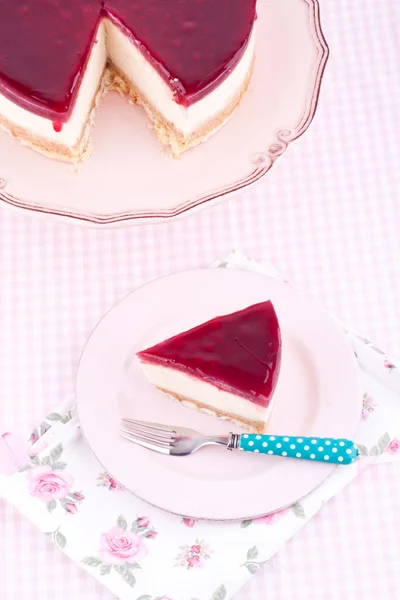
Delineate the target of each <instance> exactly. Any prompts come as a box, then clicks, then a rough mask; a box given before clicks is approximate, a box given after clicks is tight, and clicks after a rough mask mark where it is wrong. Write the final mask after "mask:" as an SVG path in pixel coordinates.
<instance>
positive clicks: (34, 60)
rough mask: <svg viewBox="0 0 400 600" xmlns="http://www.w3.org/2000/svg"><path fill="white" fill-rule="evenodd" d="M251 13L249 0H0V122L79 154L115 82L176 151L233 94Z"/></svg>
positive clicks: (29, 138) (226, 107)
mask: <svg viewBox="0 0 400 600" xmlns="http://www.w3.org/2000/svg"><path fill="white" fill-rule="evenodd" d="M255 19H256V0H218V1H217V2H214V0H0V128H1V129H3V130H4V131H5V132H7V133H8V134H10V135H12V136H13V137H15V138H17V139H18V140H20V142H22V143H23V144H26V145H28V146H30V147H31V148H33V149H34V150H37V151H38V152H41V153H42V154H44V155H47V156H49V157H51V158H54V159H60V160H64V161H69V162H74V163H77V162H80V161H82V160H83V159H84V158H85V157H86V156H87V155H88V154H89V153H90V150H91V129H92V127H93V125H94V123H95V118H96V110H97V108H98V106H99V104H100V102H101V99H102V98H103V96H104V95H105V94H106V93H107V92H108V91H109V90H116V91H118V92H119V93H120V94H122V95H124V96H126V97H127V98H128V99H129V100H130V101H131V102H132V103H134V104H138V105H140V106H141V107H143V109H144V110H145V111H146V113H147V116H148V120H149V123H150V125H151V126H152V128H153V130H154V133H155V135H156V136H157V138H158V140H159V141H160V142H161V143H162V144H163V145H165V146H167V147H169V148H170V149H171V151H172V154H173V155H175V156H178V155H179V154H181V153H182V152H184V151H185V150H187V149H188V148H190V147H192V146H195V145H196V144H199V143H200V142H203V141H205V140H206V139H207V138H208V137H209V136H210V135H211V134H213V133H214V132H215V131H217V130H218V129H219V128H220V127H221V126H222V125H223V124H224V123H225V122H226V121H227V119H228V118H229V117H230V116H231V115H232V113H233V111H234V110H235V108H236V107H237V106H238V104H239V103H240V100H241V98H242V96H243V94H244V93H245V91H246V89H247V87H248V84H249V80H250V77H251V72H252V68H253V62H254V42H255V33H254V23H255ZM104 118H106V116H104Z"/></svg>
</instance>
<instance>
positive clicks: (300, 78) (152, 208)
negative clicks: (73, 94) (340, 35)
mask: <svg viewBox="0 0 400 600" xmlns="http://www.w3.org/2000/svg"><path fill="white" fill-rule="evenodd" d="M256 55H257V57H256V68H255V72H254V75H253V78H252V81H251V84H250V88H249V91H248V92H247V94H246V95H245V97H244V99H243V102H242V103H241V105H240V107H239V108H238V110H237V112H236V113H235V115H234V116H233V117H232V119H231V120H230V121H229V123H227V124H226V126H224V127H223V128H222V129H221V130H220V131H219V132H218V133H217V134H216V135H215V136H213V137H212V138H211V139H210V140H208V141H207V143H206V144H203V145H201V146H199V147H197V148H194V149H193V150H190V151H189V152H187V153H186V154H184V155H183V156H182V157H181V158H180V159H179V160H174V159H172V158H171V157H170V156H169V154H168V152H165V153H163V152H162V151H161V147H160V145H159V143H158V142H157V141H156V139H155V138H154V136H153V134H152V133H151V132H150V131H149V129H148V122H147V120H146V118H145V115H144V112H143V111H142V109H140V108H138V107H133V106H130V105H129V104H128V102H126V101H125V100H123V99H122V98H120V97H119V96H118V95H117V94H116V93H112V94H109V95H108V97H107V98H106V99H105V101H104V103H103V104H102V106H101V108H100V111H99V114H98V117H97V125H96V129H95V131H94V135H93V142H94V148H95V153H94V155H93V156H91V157H90V159H89V161H88V162H87V163H86V164H85V165H84V166H83V168H82V169H81V170H80V172H79V173H78V174H76V173H73V172H72V170H71V167H70V166H69V165H67V164H62V163H59V162H57V161H53V160H49V159H47V158H44V157H42V156H40V155H38V154H36V153H35V152H33V151H32V150H30V149H28V148H24V147H22V146H21V145H20V144H19V143H18V142H17V141H15V140H13V139H11V138H10V137H9V136H7V135H6V134H3V133H1V132H0V188H2V189H0V199H1V200H3V202H5V203H7V204H8V205H11V206H14V207H20V208H25V209H28V210H32V211H37V212H41V213H50V214H53V215H58V216H59V217H63V218H68V219H73V220H75V221H77V222H79V223H87V224H100V225H101V224H102V225H108V226H111V225H118V226H121V224H123V223H128V224H129V223H132V221H135V222H142V221H146V222H151V221H160V220H165V219H167V218H170V217H175V216H178V215H181V214H183V213H185V212H187V211H188V210H192V209H195V208H198V207H201V206H205V205H206V204H209V203H210V202H211V201H215V200H216V199H217V198H221V197H223V196H226V195H228V194H230V193H233V192H236V191H238V190H240V189H241V188H243V187H245V186H247V185H249V184H250V183H253V182H255V181H257V180H258V179H260V177H262V176H263V175H265V173H267V171H269V169H270V168H271V166H272V165H273V163H274V162H275V160H276V159H277V158H278V157H279V156H281V155H282V154H283V152H284V151H285V150H286V148H287V146H288V144H289V143H290V142H292V141H293V140H295V139H296V138H298V137H299V136H300V135H301V134H302V133H304V131H305V130H306V129H307V128H308V126H309V124H310V122H311V121H312V118H313V116H314V113H315V109H316V105H317V100H318V94H319V88H320V83H321V78H322V74H323V71H324V67H325V63H326V60H327V57H328V47H327V45H326V43H325V41H324V38H323V35H322V31H321V26H320V20H319V6H318V2H317V0H259V1H258V20H257V47H256ZM155 175H156V176H155Z"/></svg>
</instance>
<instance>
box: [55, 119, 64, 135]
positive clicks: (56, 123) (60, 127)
mask: <svg viewBox="0 0 400 600" xmlns="http://www.w3.org/2000/svg"><path fill="white" fill-rule="evenodd" d="M53 129H54V131H55V132H56V133H60V131H61V130H62V123H58V122H57V121H54V123H53Z"/></svg>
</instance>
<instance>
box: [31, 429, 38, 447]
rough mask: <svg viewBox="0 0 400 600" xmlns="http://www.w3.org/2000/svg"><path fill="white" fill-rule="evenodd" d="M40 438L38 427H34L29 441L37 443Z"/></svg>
mask: <svg viewBox="0 0 400 600" xmlns="http://www.w3.org/2000/svg"><path fill="white" fill-rule="evenodd" d="M38 439H39V434H38V432H37V430H36V429H34V430H33V431H32V433H31V437H30V438H29V441H30V442H31V444H32V445H33V444H35V443H36V442H37V441H38Z"/></svg>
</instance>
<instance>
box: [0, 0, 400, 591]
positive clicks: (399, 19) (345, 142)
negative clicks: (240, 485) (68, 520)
mask: <svg viewBox="0 0 400 600" xmlns="http://www.w3.org/2000/svg"><path fill="white" fill-rule="evenodd" d="M321 11H322V24H323V28H324V32H325V34H326V37H327V40H328V43H329V45H330V48H331V58H330V61H329V63H328V68H327V72H326V76H325V80H324V84H323V89H322V94H321V101H320V106H319V109H318V111H317V116H316V118H315V121H314V123H313V125H312V127H311V129H310V130H309V131H308V132H307V133H306V135H305V136H304V137H303V138H302V139H301V140H299V141H298V142H297V143H296V144H294V145H293V146H292V147H291V148H290V149H289V151H288V152H287V154H286V155H285V156H284V157H283V159H282V160H281V161H280V162H279V163H278V165H277V166H276V167H274V169H273V170H272V171H271V172H270V173H269V175H268V176H267V177H266V179H265V180H264V181H263V182H262V183H261V184H260V185H258V186H257V187H255V188H253V189H250V190H248V191H247V192H245V193H243V194H241V195H240V196H238V197H237V198H235V199H232V200H229V201H225V202H224V203H222V204H220V205H218V206H216V207H214V208H211V209H207V210H205V211H203V212H201V213H199V214H197V215H195V216H192V217H189V218H185V219H184V220H181V221H176V222H173V223H169V224H162V225H156V226H144V227H141V228H128V229H121V230H112V231H107V230H94V229H89V228H79V227H76V226H71V225H64V224H60V223H56V222H53V221H51V220H48V219H46V218H43V217H39V216H34V215H24V214H21V213H18V212H11V211H10V209H7V208H4V207H1V208H0V398H1V404H0V423H1V428H2V429H4V428H8V429H13V430H16V431H17V432H20V433H22V434H23V435H25V434H26V431H28V430H29V429H30V427H31V426H33V425H35V424H36V423H37V422H38V421H40V420H41V418H42V416H43V415H44V414H46V413H47V412H49V409H51V408H52V407H54V406H55V405H56V404H58V403H59V401H60V400H61V399H63V398H64V397H66V396H67V395H68V394H69V393H71V392H72V391H73V386H74V376H75V371H76V367H77V362H78V359H79V355H80V351H81V348H82V346H83V344H84V342H85V340H86V338H87V336H88V334H89V333H90V331H91V329H92V327H93V326H94V325H95V324H96V322H97V321H98V319H99V318H100V317H101V316H102V314H103V313H104V312H105V311H106V310H107V309H109V308H110V307H111V306H112V305H113V303H114V302H115V301H116V300H118V299H119V298H121V296H123V295H125V294H126V293H127V292H129V291H131V290H132V289H134V288H135V287H137V286H138V285H140V284H141V283H143V282H145V281H148V280H150V279H153V278H155V277H157V276H160V275H163V274H166V273H169V272H171V271H174V270H178V269H184V268H190V267H198V266H204V265H208V264H210V263H212V262H213V261H215V259H217V258H222V257H224V256H225V255H226V254H227V253H228V252H229V251H230V250H231V249H232V248H238V249H241V250H242V251H244V252H245V253H247V254H248V255H250V256H252V257H253V258H255V259H257V260H260V261H267V262H271V263H272V264H274V265H275V266H276V267H277V268H278V269H280V270H281V271H283V272H285V273H286V274H287V276H288V278H290V279H291V280H293V282H294V283H296V284H297V285H299V286H300V287H302V288H303V289H304V290H307V291H309V292H310V293H311V294H313V295H314V296H316V297H317V298H318V299H319V300H320V301H321V302H323V303H324V304H325V305H326V306H327V307H328V309H329V310H331V311H332V312H335V313H336V314H337V315H338V316H339V317H341V318H342V319H345V320H346V321H348V322H349V323H351V324H352V325H353V326H354V327H356V328H357V329H358V330H359V331H361V332H363V333H364V334H365V335H367V336H368V337H370V338H371V339H373V340H374V341H375V342H376V343H377V344H378V345H379V346H381V347H383V348H384V349H386V350H387V351H388V352H389V353H392V354H394V355H398V356H400V336H399V331H400V311H399V308H398V307H399V306H400V277H399V265H400V205H399V194H400V174H399V173H400V171H399V168H398V165H399V164H400V144H399V134H400V112H399V108H398V98H399V90H400V55H399V52H398V39H399V37H400V4H399V2H398V0H380V1H379V2H377V1H376V0H351V1H350V0H335V1H334V2H329V1H328V0H321ZM399 469H400V467H399V465H396V464H392V465H382V466H376V467H374V468H371V469H368V470H366V471H365V472H364V473H363V474H362V475H361V476H360V477H359V478H358V479H357V481H356V482H354V483H352V484H351V485H350V486H349V487H348V488H347V489H346V491H345V492H344V493H343V494H341V495H340V496H339V497H337V498H336V499H334V500H333V501H331V502H330V503H329V504H328V505H327V506H326V507H325V508H324V510H322V511H321V512H320V513H319V514H318V516H317V517H315V518H314V519H313V520H312V521H311V522H310V523H309V524H307V525H306V526H305V527H304V528H303V529H302V530H301V532H300V533H299V534H298V535H296V537H295V538H294V539H293V540H291V541H290V542H289V543H288V544H287V545H286V546H285V548H283V549H282V550H281V551H280V552H279V553H278V554H277V555H276V557H275V558H274V559H273V560H272V561H271V563H270V564H269V565H268V566H267V567H266V568H265V569H264V570H263V571H262V572H260V573H259V574H258V575H257V576H255V577H254V578H253V579H252V580H251V581H250V583H248V585H247V586H246V587H245V588H244V589H243V590H242V591H241V592H240V593H239V595H238V596H237V599H238V600H250V599H251V600H262V599H264V598H266V597H268V598H269V600H278V599H279V600H286V599H289V598H290V600H321V599H322V598H323V599H324V600H325V599H327V600H330V599H332V600H333V599H335V600H336V598H338V597H340V598H341V600H353V599H354V598H360V599H362V600H376V598H385V599H386V598H397V597H399V590H400V569H399V557H400V536H399V531H400V521H399V518H400V517H399V510H398V506H399V504H400V476H399V475H400V470H399ZM39 598H40V599H43V600H47V599H51V600H71V598H73V599H74V600H81V599H82V600H83V599H85V600H98V599H99V598H103V599H105V600H112V596H111V595H110V594H109V593H108V592H106V591H104V590H103V588H102V587H101V586H100V585H99V584H98V583H96V582H95V581H94V580H93V579H92V578H91V577H90V576H89V575H87V574H85V573H84V572H83V571H82V570H81V569H79V567H78V566H76V565H74V564H72V563H71V562H69V560H68V559H67V558H65V557H64V556H63V555H62V553H61V552H59V551H58V550H57V549H56V548H54V547H53V545H52V544H51V542H50V541H49V540H48V539H47V538H45V537H44V536H42V535H41V534H39V533H38V532H37V531H36V530H35V529H34V528H33V527H32V526H31V525H30V524H29V523H28V522H27V521H25V520H24V519H23V518H22V517H21V516H20V515H19V514H17V513H16V512H15V511H14V510H13V509H12V508H11V507H10V506H8V505H6V504H5V503H4V502H1V501H0V599H1V600H19V599H21V600H37V599H39ZM188 600H189V599H188Z"/></svg>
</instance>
